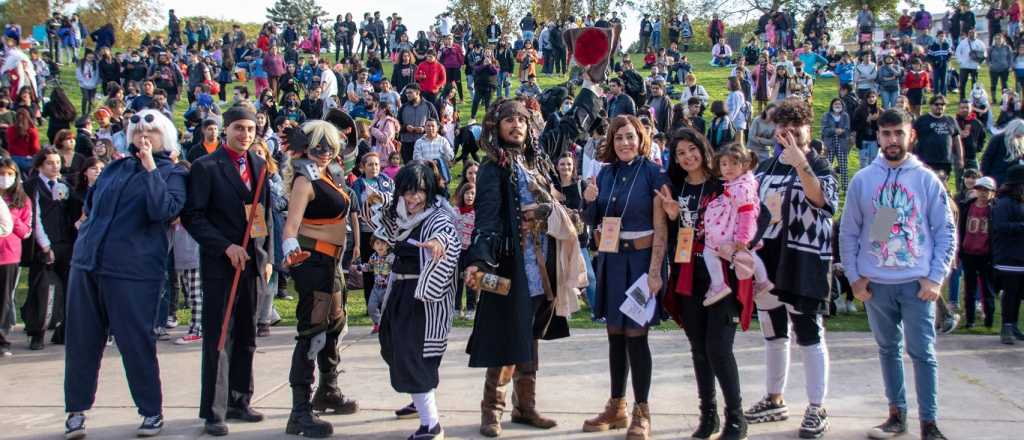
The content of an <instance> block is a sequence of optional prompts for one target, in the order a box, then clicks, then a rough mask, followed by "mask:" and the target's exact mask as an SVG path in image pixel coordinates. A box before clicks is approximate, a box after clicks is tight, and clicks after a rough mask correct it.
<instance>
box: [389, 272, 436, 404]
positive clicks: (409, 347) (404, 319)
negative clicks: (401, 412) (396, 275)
mask: <svg viewBox="0 0 1024 440" xmlns="http://www.w3.org/2000/svg"><path fill="white" fill-rule="evenodd" d="M416 282H417V279H415V278H413V279H411V280H401V281H398V280H395V281H394V282H393V283H392V284H391V291H390V292H389V294H388V296H387V301H386V303H385V306H384V313H383V315H381V319H380V333H379V335H380V354H381V357H383V358H384V362H387V364H388V367H390V369H389V371H390V373H391V387H392V388H394V389H395V391H398V392H400V393H409V394H413V393H426V392H428V391H430V390H433V389H435V388H437V384H438V372H437V370H438V368H439V367H440V366H441V357H440V356H438V357H429V358H425V357H423V337H424V333H425V332H426V328H427V316H426V309H425V308H424V307H423V302H422V301H420V300H418V299H416V298H415V297H414V296H413V295H414V294H415V292H416Z"/></svg>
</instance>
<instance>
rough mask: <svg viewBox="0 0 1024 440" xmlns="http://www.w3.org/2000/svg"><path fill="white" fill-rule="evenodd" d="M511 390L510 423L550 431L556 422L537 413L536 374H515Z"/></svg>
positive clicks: (533, 372)
mask: <svg viewBox="0 0 1024 440" xmlns="http://www.w3.org/2000/svg"><path fill="white" fill-rule="evenodd" d="M513 384H514V385H513V390H512V423H518V424H521V425H530V426H532V427H534V428H540V429H551V428H554V427H555V426H558V422H556V421H554V420H551V419H549V418H546V417H544V416H542V415H540V413H538V412H537V372H536V371H531V372H529V373H520V372H518V371H517V372H516V377H515V379H514V382H513Z"/></svg>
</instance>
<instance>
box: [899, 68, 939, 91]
mask: <svg viewBox="0 0 1024 440" xmlns="http://www.w3.org/2000/svg"><path fill="white" fill-rule="evenodd" d="M931 86H932V77H931V75H929V74H928V71H927V70H922V71H920V72H914V71H909V72H907V76H905V77H903V88H904V89H927V88H929V87H931Z"/></svg>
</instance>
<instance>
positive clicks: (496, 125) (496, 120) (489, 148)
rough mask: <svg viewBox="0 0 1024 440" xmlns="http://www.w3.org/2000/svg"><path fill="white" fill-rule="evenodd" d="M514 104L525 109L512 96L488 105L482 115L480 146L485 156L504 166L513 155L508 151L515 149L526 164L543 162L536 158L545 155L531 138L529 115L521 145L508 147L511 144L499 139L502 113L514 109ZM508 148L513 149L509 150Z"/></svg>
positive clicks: (507, 165) (509, 162) (533, 164)
mask: <svg viewBox="0 0 1024 440" xmlns="http://www.w3.org/2000/svg"><path fill="white" fill-rule="evenodd" d="M514 106H523V110H524V111H525V106H524V105H523V104H522V102H520V101H518V100H516V99H512V98H505V99H500V100H498V101H496V102H494V103H493V104H491V105H490V107H488V109H487V114H485V115H484V120H483V123H482V124H481V126H482V128H483V130H482V133H481V135H480V148H482V149H483V150H484V151H485V152H486V153H487V156H488V157H489V158H490V159H491V160H493V161H494V162H496V163H497V164H498V165H499V166H501V167H504V168H507V167H509V166H510V165H511V163H512V160H513V159H514V157H513V156H512V155H511V154H510V153H513V152H515V150H518V152H520V153H522V155H523V158H524V159H525V160H526V162H527V164H529V165H531V166H536V165H537V164H539V163H543V162H545V161H543V160H538V159H541V158H543V157H545V154H544V152H543V151H542V150H541V149H540V148H539V146H537V144H536V143H535V142H534V140H533V130H534V128H533V127H530V119H529V117H527V119H526V124H527V128H526V136H525V140H524V142H523V145H522V146H521V147H514V148H510V147H513V146H511V145H508V144H506V143H504V142H502V141H501V138H500V136H501V133H500V130H501V127H500V126H501V120H502V114H503V113H507V112H510V111H515V108H514ZM509 150H513V151H512V152H510V151H509Z"/></svg>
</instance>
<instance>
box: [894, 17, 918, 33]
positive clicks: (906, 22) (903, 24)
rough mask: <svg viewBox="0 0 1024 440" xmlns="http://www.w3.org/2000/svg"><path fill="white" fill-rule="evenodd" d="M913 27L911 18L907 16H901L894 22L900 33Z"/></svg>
mask: <svg viewBox="0 0 1024 440" xmlns="http://www.w3.org/2000/svg"><path fill="white" fill-rule="evenodd" d="M913 25H914V23H913V17H911V16H909V15H907V14H903V15H901V16H900V18H899V19H898V20H896V27H897V28H899V30H901V31H908V30H910V28H911V26H913Z"/></svg>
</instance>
